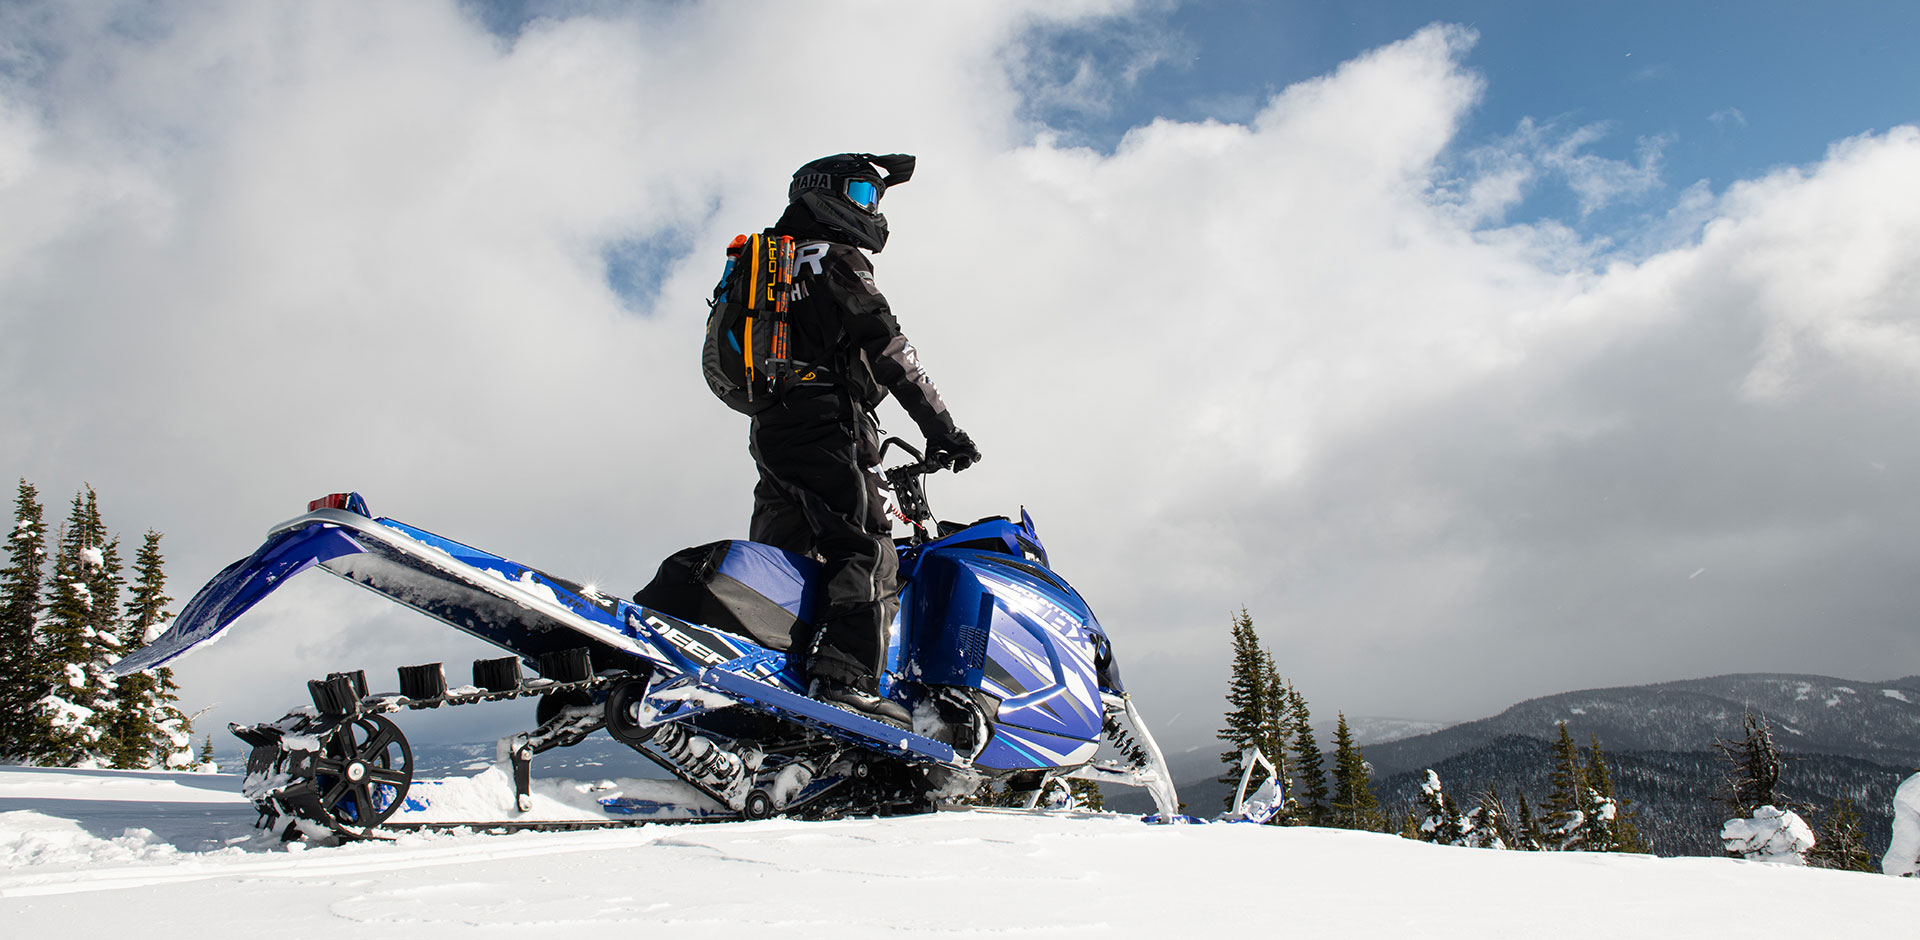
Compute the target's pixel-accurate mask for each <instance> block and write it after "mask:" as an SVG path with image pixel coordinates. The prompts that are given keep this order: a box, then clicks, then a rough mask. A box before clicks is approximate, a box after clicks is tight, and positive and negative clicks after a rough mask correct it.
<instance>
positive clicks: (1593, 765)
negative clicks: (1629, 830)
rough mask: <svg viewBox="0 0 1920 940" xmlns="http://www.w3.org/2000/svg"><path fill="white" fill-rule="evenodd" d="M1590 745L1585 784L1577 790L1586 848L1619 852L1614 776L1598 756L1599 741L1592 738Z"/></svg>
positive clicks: (1595, 737)
mask: <svg viewBox="0 0 1920 940" xmlns="http://www.w3.org/2000/svg"><path fill="white" fill-rule="evenodd" d="M1591 739H1592V741H1593V744H1592V746H1591V747H1589V748H1588V749H1587V760H1586V771H1587V783H1586V786H1584V787H1582V788H1581V790H1580V808H1581V810H1582V811H1583V812H1585V813H1586V814H1587V836H1586V840H1585V845H1583V846H1581V847H1582V848H1584V849H1585V850H1586V851H1589V852H1618V851H1620V843H1619V836H1618V833H1617V831H1616V830H1617V827H1616V825H1615V824H1616V823H1617V822H1618V821H1619V813H1620V807H1619V804H1617V803H1615V802H1614V799H1613V775H1612V774H1609V773H1608V772H1607V764H1606V761H1605V760H1604V755H1602V754H1601V753H1600V738H1599V736H1598V735H1593V736H1592V738H1591Z"/></svg>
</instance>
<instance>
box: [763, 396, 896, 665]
mask: <svg viewBox="0 0 1920 940" xmlns="http://www.w3.org/2000/svg"><path fill="white" fill-rule="evenodd" d="M878 438H879V434H878V431H877V430H876V429H875V427H874V424H873V419H872V417H871V416H869V415H868V414H867V412H866V411H865V410H864V409H860V408H857V407H855V406H854V405H853V404H852V403H851V402H850V400H849V399H848V397H847V396H846V394H845V393H843V392H841V391H840V390H838V389H836V388H832V387H801V388H796V389H792V390H790V391H789V392H788V393H787V394H786V396H785V398H784V400H783V401H782V402H781V403H780V404H779V405H778V406H775V407H774V408H771V409H769V410H767V411H764V412H762V413H760V414H759V415H756V416H755V417H754V419H753V429H752V431H751V432H750V436H749V443H748V448H747V449H748V452H749V453H751V454H752V455H753V461H754V465H755V466H756V467H758V468H759V471H760V482H759V483H758V484H756V485H755V486H754V488H753V523H752V526H751V527H750V529H749V530H748V533H749V534H748V537H749V538H751V539H753V540H754V541H756V542H764V543H766V544H768V545H772V546H775V547H778V548H783V549H786V550H787V551H790V552H794V553H796V554H800V555H805V554H809V553H812V554H817V555H819V557H820V560H821V561H822V563H823V564H824V571H823V572H822V577H823V579H824V582H825V583H824V584H823V585H822V587H823V590H822V591H821V593H820V594H819V595H818V600H817V602H816V606H815V608H814V611H813V622H814V625H815V627H816V631H815V634H814V641H813V643H812V652H811V653H810V654H809V656H808V658H807V660H806V665H805V668H806V673H807V675H809V676H814V677H822V678H828V679H835V680H838V681H841V682H845V683H848V684H849V685H853V686H855V687H857V688H860V689H862V690H864V691H866V692H869V693H876V692H877V691H878V689H877V685H876V683H877V681H878V677H879V675H880V673H881V672H882V670H884V668H885V663H884V662H883V660H884V659H885V657H886V652H887V625H888V624H890V623H891V622H892V621H893V616H894V613H895V612H896V611H897V610H898V609H899V603H900V602H899V595H900V588H899V584H898V575H899V570H900V559H899V556H898V555H896V554H895V552H894V547H893V537H892V532H893V525H892V522H891V520H890V519H889V518H888V515H887V510H886V502H885V498H884V496H883V495H882V494H881V491H880V477H879V475H878V474H877V473H875V472H874V471H873V469H872V467H873V466H874V464H875V463H877V462H878V459H879V440H878Z"/></svg>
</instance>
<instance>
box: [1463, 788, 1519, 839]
mask: <svg viewBox="0 0 1920 940" xmlns="http://www.w3.org/2000/svg"><path fill="white" fill-rule="evenodd" d="M1466 835H1467V844H1468V845H1471V846H1473V847H1474V848H1477V849H1504V848H1508V847H1510V846H1512V845H1513V842H1514V836H1513V824H1512V822H1511V821H1509V820H1508V819H1507V808H1506V806H1505V805H1504V804H1502V803H1501V802H1500V791H1498V790H1495V789H1494V788H1493V784H1491V783H1489V784H1487V789H1486V790H1485V791H1483V792H1482V793H1481V794H1480V800H1479V802H1477V803H1476V804H1474V807H1473V809H1470V810H1468V811H1467V816H1466Z"/></svg>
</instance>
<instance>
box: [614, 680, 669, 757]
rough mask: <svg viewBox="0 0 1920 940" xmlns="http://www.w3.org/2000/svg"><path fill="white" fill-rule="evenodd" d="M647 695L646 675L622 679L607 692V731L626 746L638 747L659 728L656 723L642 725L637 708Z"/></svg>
mask: <svg viewBox="0 0 1920 940" xmlns="http://www.w3.org/2000/svg"><path fill="white" fill-rule="evenodd" d="M646 695H647V677H645V676H634V677H633V678H630V679H623V680H621V681H620V682H619V683H618V684H617V685H615V686H614V687H613V688H612V689H611V690H609V691H608V692H607V733H608V734H610V735H612V736H613V739H614V740H615V741H618V742H620V743H621V744H625V745H626V746H628V747H639V746H640V745H642V744H645V743H646V742H647V739H649V738H651V737H653V733H654V732H655V731H657V730H659V727H658V726H657V725H649V726H646V727H642V726H641V724H640V716H639V712H638V708H639V705H640V700H641V699H643V698H645V697H646Z"/></svg>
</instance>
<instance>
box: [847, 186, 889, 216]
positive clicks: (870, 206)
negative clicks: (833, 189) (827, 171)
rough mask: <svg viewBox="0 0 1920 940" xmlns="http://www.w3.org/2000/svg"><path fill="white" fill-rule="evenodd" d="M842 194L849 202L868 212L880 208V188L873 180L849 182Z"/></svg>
mask: <svg viewBox="0 0 1920 940" xmlns="http://www.w3.org/2000/svg"><path fill="white" fill-rule="evenodd" d="M842 192H844V193H845V194H846V197H847V201H848V202H851V203H853V204H854V205H856V206H859V207H860V208H861V209H863V210H865V211H867V212H873V211H876V210H878V209H879V208H880V187H879V185H878V184H876V183H874V182H873V181H872V180H847V185H846V188H845V189H843V190H842Z"/></svg>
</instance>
